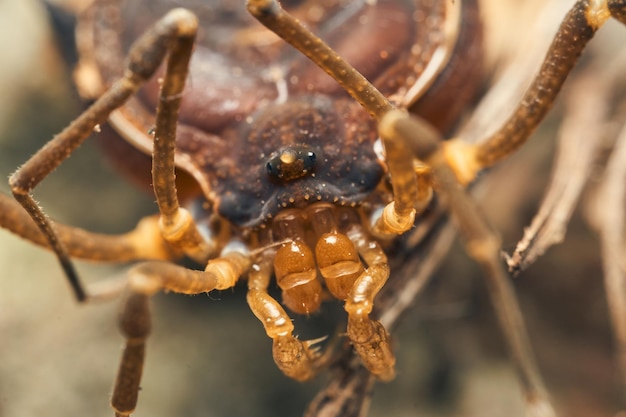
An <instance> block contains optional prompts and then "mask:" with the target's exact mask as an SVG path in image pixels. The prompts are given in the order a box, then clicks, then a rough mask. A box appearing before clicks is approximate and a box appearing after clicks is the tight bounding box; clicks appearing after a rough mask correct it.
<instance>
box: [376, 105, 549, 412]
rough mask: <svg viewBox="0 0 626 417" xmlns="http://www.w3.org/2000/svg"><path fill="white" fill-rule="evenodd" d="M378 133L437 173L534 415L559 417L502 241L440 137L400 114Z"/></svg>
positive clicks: (394, 113)
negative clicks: (503, 256)
mask: <svg viewBox="0 0 626 417" xmlns="http://www.w3.org/2000/svg"><path fill="white" fill-rule="evenodd" d="M379 131H380V134H381V136H386V137H389V138H395V139H396V140H400V141H403V142H404V143H405V144H406V146H407V148H408V150H410V151H411V152H413V154H414V155H415V156H416V157H417V158H418V159H420V160H421V161H424V162H425V163H427V164H428V165H429V166H430V167H431V168H432V169H433V173H434V176H435V178H436V180H437V183H438V190H439V191H440V193H441V194H442V196H443V198H444V199H445V200H446V202H447V206H448V207H449V210H450V212H451V214H452V217H453V218H454V219H455V220H456V222H457V225H458V227H459V230H460V232H461V236H462V237H463V240H464V243H465V247H466V250H467V252H468V254H469V255H470V256H471V257H472V258H473V259H474V260H476V262H478V263H479V264H480V265H481V266H482V268H483V270H484V271H485V276H486V278H487V284H488V285H487V286H488V289H489V293H490V296H491V299H492V302H493V304H494V308H495V311H496V314H497V317H498V319H499V321H500V327H501V328H502V331H503V333H504V335H505V338H506V341H507V343H508V345H509V350H510V352H511V355H512V356H513V361H514V363H515V365H516V366H517V368H518V373H519V376H520V379H521V382H522V386H523V388H524V392H525V394H526V400H527V404H528V405H529V413H530V415H533V416H552V415H554V411H553V408H552V406H551V404H550V402H549V400H548V398H547V395H546V393H545V388H544V385H543V382H542V380H541V377H540V374H539V371H538V369H537V365H536V362H535V359H534V355H533V352H532V348H531V346H530V342H529V339H528V335H527V332H526V327H525V324H524V320H523V317H522V314H521V309H520V307H519V304H518V302H517V298H516V296H515V292H514V290H513V287H512V285H511V282H510V279H509V276H508V274H507V272H506V270H505V268H504V265H503V263H502V260H501V259H500V246H501V244H500V240H499V238H498V237H497V235H496V233H495V232H494V231H493V230H491V228H490V227H489V226H488V224H487V222H486V221H485V220H484V219H483V217H482V215H481V213H480V211H479V210H478V207H477V206H476V204H475V203H474V202H473V200H472V199H471V198H470V197H469V195H468V194H467V193H466V192H465V191H464V190H463V188H462V186H461V184H460V183H459V182H458V180H457V178H456V174H455V173H454V171H453V170H452V169H451V168H450V166H448V164H447V160H446V156H445V152H444V150H443V147H442V145H441V138H440V136H439V134H438V133H437V132H436V131H435V130H434V129H432V128H431V127H430V126H429V125H427V124H426V123H425V122H423V121H421V120H420V119H418V118H416V117H410V116H408V115H407V114H406V113H404V112H401V111H399V110H394V111H391V112H389V113H388V114H387V115H385V117H383V119H382V120H381V123H380V125H379Z"/></svg>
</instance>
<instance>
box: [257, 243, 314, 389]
mask: <svg viewBox="0 0 626 417" xmlns="http://www.w3.org/2000/svg"><path fill="white" fill-rule="evenodd" d="M272 257H273V256H272V254H270V253H266V254H264V256H263V259H261V261H260V262H258V263H256V264H255V265H253V266H252V268H251V270H250V274H249V277H248V296H247V298H248V305H249V306H250V309H251V310H252V312H253V313H254V315H255V316H256V317H257V318H258V319H259V320H260V321H261V323H263V326H264V327H265V332H266V333H267V335H268V336H269V337H270V338H271V339H272V340H273V347H272V351H273V355H274V362H276V365H277V366H278V368H279V369H280V370H281V371H282V372H283V373H284V374H285V375H287V376H288V377H290V378H293V379H295V380H298V381H306V380H308V379H311V378H313V377H314V376H315V375H316V374H317V371H318V369H319V367H320V356H319V354H318V352H317V350H316V349H315V348H313V349H312V348H311V347H312V346H313V345H314V344H315V343H316V342H319V341H320V340H309V341H301V340H299V339H298V338H297V337H295V336H294V335H293V330H294V326H293V323H292V322H291V319H290V318H289V316H288V315H287V313H286V312H285V310H284V309H283V308H282V307H281V306H280V304H279V303H278V302H277V301H276V300H274V299H273V298H272V297H270V295H269V294H268V293H267V288H268V286H269V282H270V277H271V274H272V266H273V263H272V260H271V258H272Z"/></svg>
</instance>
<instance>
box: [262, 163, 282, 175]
mask: <svg viewBox="0 0 626 417" xmlns="http://www.w3.org/2000/svg"><path fill="white" fill-rule="evenodd" d="M275 163H276V161H274V160H272V161H269V162H268V163H267V164H265V168H266V169H267V173H268V174H270V175H272V176H278V174H279V169H278V167H277V166H275Z"/></svg>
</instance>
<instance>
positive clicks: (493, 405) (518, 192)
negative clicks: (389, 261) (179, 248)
mask: <svg viewBox="0 0 626 417" xmlns="http://www.w3.org/2000/svg"><path fill="white" fill-rule="evenodd" d="M44 19H45V17H44V15H43V12H42V10H41V7H40V6H39V4H38V3H37V2H36V1H34V0H5V1H3V2H0V28H2V29H0V30H1V31H2V32H1V34H2V36H0V54H1V56H2V57H3V58H2V62H3V65H2V66H0V91H2V98H0V176H3V177H6V176H7V175H9V174H10V173H11V172H12V171H13V170H14V169H15V168H16V167H17V166H19V164H20V163H22V162H23V161H24V160H25V159H26V158H27V157H28V156H29V155H30V154H32V153H33V152H34V150H35V149H37V148H38V147H40V146H41V145H42V144H43V143H44V142H45V141H46V140H48V139H49V138H50V137H51V135H52V134H53V133H54V132H55V131H58V130H59V129H60V128H61V127H62V126H64V125H65V124H66V123H67V122H68V121H69V120H71V118H72V117H74V116H75V115H76V114H77V113H78V111H79V108H80V106H79V104H78V103H77V101H76V100H75V98H74V95H73V93H72V92H71V89H70V88H69V82H68V78H67V77H66V73H65V72H64V70H63V68H62V66H61V65H60V63H59V62H58V61H57V60H55V59H54V55H53V54H52V53H51V52H50V51H51V36H50V33H49V32H47V31H46V29H45V24H44V22H45V20H44ZM504 26H505V27H506V25H504ZM25 28H28V30H25ZM9 33H19V34H20V35H19V36H20V37H21V38H20V39H21V40H20V42H13V41H10V39H11V38H12V36H7V34H9ZM618 35H619V36H622V39H623V35H624V31H623V30H622V31H621V32H619V31H618ZM529 36H530V35H529ZM22 37H23V38H22ZM554 113H555V114H554V116H556V115H558V111H557V112H554ZM556 124H558V118H557V117H552V119H551V120H550V121H548V123H546V125H545V126H544V129H542V131H541V132H539V133H538V134H537V135H536V137H535V138H534V139H533V142H532V144H531V145H530V146H528V147H527V148H525V149H524V150H523V151H522V152H520V154H518V155H516V156H515V157H514V158H513V159H512V160H511V161H509V162H507V163H506V164H504V165H503V166H502V167H499V168H497V169H496V170H494V171H493V172H492V173H491V175H489V176H488V178H486V181H485V186H484V188H483V190H482V194H483V196H482V197H481V200H480V201H481V205H482V207H483V208H484V210H485V211H486V214H487V216H488V217H489V218H490V219H491V221H492V222H493V223H494V224H495V225H496V227H497V228H498V230H500V231H501V232H502V235H503V239H504V242H505V249H507V250H511V249H512V248H513V246H514V244H515V242H516V241H517V239H519V238H520V237H521V234H522V229H523V227H524V225H526V224H528V222H529V221H530V218H531V217H532V215H533V213H534V211H535V210H536V207H537V204H538V202H539V199H540V196H541V192H542V189H543V187H544V186H545V184H546V182H547V175H548V174H549V168H550V161H551V156H550V154H551V152H552V151H553V146H552V145H551V144H552V141H551V140H550V138H551V137H552V136H554V134H555V133H554V132H555V131H554V127H555V125H556ZM0 190H2V191H5V192H6V191H7V188H6V186H5V185H2V184H0ZM35 195H36V198H37V199H38V200H39V201H40V202H41V203H42V205H43V206H44V207H45V208H46V210H47V212H48V214H50V216H51V217H53V218H55V219H58V220H60V221H63V222H66V223H69V224H73V225H78V226H82V227H87V228H89V229H91V230H97V231H104V232H110V233H113V232H120V231H124V230H126V229H128V228H130V227H131V226H132V225H133V224H134V222H135V221H136V220H137V219H138V218H140V217H141V216H142V215H145V214H147V213H152V212H154V211H155V208H154V207H153V204H152V198H151V197H149V196H145V195H143V194H141V193H138V192H136V191H135V190H134V189H132V188H131V187H130V186H128V185H125V183H124V182H123V181H121V180H120V179H118V178H117V177H116V175H115V174H114V173H113V172H112V170H111V168H109V167H108V165H107V164H106V162H104V161H102V159H101V158H100V157H99V155H98V153H97V151H96V150H95V148H94V147H93V146H92V145H91V144H90V143H89V142H88V143H86V145H85V146H83V148H81V149H80V150H79V151H78V152H77V154H76V155H75V156H74V157H72V158H71V159H70V161H68V162H67V163H66V164H65V165H64V166H63V167H62V168H61V169H59V170H58V172H56V173H55V174H54V175H53V176H51V177H50V178H49V179H47V180H46V181H44V183H43V184H42V186H41V187H40V188H38V189H37V191H36V194H35ZM597 246H598V244H597V240H596V238H595V237H594V236H593V234H591V233H590V232H589V230H588V228H587V226H586V225H585V223H584V222H582V221H581V219H580V215H579V214H577V215H576V217H575V219H574V221H573V224H572V226H571V227H570V230H569V232H568V235H567V238H566V241H565V243H564V244H562V245H560V246H558V247H556V248H553V249H551V250H550V251H549V253H548V254H547V255H546V256H545V257H544V258H543V259H542V260H541V261H540V262H539V263H537V264H536V265H535V266H533V267H532V268H531V269H530V270H529V271H527V272H525V273H524V274H522V275H521V276H520V277H519V278H518V280H517V282H516V283H517V288H518V290H519V293H520V297H521V300H522V305H523V308H524V312H525V315H526V317H527V319H528V321H529V328H530V334H531V339H532V341H533V344H534V345H535V347H536V349H537V356H538V359H539V362H540V366H541V368H542V369H543V370H544V371H545V374H546V380H547V384H548V387H549V389H550V390H551V392H552V394H553V396H554V399H555V402H556V404H557V407H558V408H559V410H561V411H563V414H562V415H567V416H580V417H587V416H592V417H595V416H598V417H602V416H613V415H615V414H616V413H617V412H618V411H619V410H620V408H619V407H620V406H623V405H624V404H621V403H620V402H619V401H618V399H619V398H620V395H619V391H618V383H617V381H618V377H617V371H616V368H617V365H616V362H615V361H614V357H613V355H612V339H611V334H610V329H609V325H608V319H607V317H606V305H605V301H604V296H603V289H602V272H601V268H600V258H599V250H598V248H597ZM79 266H80V271H81V273H82V275H83V276H84V277H85V279H86V280H88V281H90V282H91V281H97V280H99V279H103V278H106V277H109V276H113V275H117V274H120V273H122V272H123V268H122V269H117V268H111V267H105V266H93V265H88V264H79ZM0 271H1V272H0V416H3V417H4V416H7V417H30V416H46V417H55V416H57V415H59V416H60V415H89V416H111V415H112V412H111V410H110V408H109V406H108V399H109V398H108V397H109V395H110V390H111V386H112V381H113V378H114V375H115V372H116V368H117V362H118V359H119V351H120V347H121V343H122V339H121V336H120V335H119V334H118V332H117V330H116V323H115V318H116V309H117V305H116V304H115V303H111V304H107V305H96V306H77V305H76V303H75V301H74V300H73V298H72V296H71V293H70V291H69V289H68V287H67V285H66V284H65V282H64V278H63V276H62V275H61V273H60V270H59V268H58V266H57V262H56V260H55V259H54V258H53V257H52V256H51V255H50V254H48V253H46V252H45V251H43V250H40V249H37V248H34V247H33V246H32V245H30V244H28V243H26V242H22V241H21V240H19V239H17V238H15V237H14V236H12V235H10V234H8V233H7V232H4V231H0ZM154 304H155V308H154V310H155V320H154V322H155V329H154V334H153V336H152V337H151V339H150V342H149V352H148V361H147V363H146V368H145V376H144V380H143V383H142V392H141V395H140V402H139V408H138V411H137V413H136V414H135V415H136V416H139V417H140V416H210V415H215V416H263V415H268V416H276V415H279V416H297V415H300V414H301V413H302V410H303V409H304V407H305V405H306V404H307V402H308V401H309V400H310V399H311V398H312V396H313V395H314V393H315V392H316V383H312V384H304V385H303V384H298V383H296V382H292V381H289V380H287V379H286V378H285V377H283V376H282V375H280V373H279V372H278V371H277V370H276V369H275V367H274V365H273V363H272V360H271V353H270V341H269V339H267V338H266V337H265V335H264V333H263V330H262V327H261V326H260V325H259V323H258V322H257V320H256V318H254V317H253V315H252V314H251V313H250V312H249V311H248V309H247V306H246V305H245V293H244V289H243V288H242V287H238V288H237V289H236V290H235V291H233V292H224V293H221V294H211V295H210V296H196V297H181V296H172V295H170V296H158V297H157V298H156V300H155V303H154ZM325 320H326V318H324V317H322V318H320V319H319V320H318V321H322V322H324V321H325ZM494 323H495V322H494V319H493V317H492V315H491V311H490V308H489V305H488V300H487V299H486V296H485V294H484V291H483V289H482V282H481V278H480V275H479V274H478V273H477V268H476V267H475V266H474V265H473V264H472V263H471V262H469V261H467V260H466V258H465V256H464V255H462V254H460V251H459V250H458V249H456V250H455V254H453V255H452V256H451V257H450V258H449V260H448V261H447V262H446V265H445V266H444V268H443V269H442V271H441V272H440V273H438V274H437V276H436V277H435V280H434V282H433V284H432V285H431V286H430V288H429V290H428V291H427V293H426V294H424V295H423V296H422V297H421V298H420V304H419V305H418V306H417V307H416V309H415V312H414V313H413V314H412V315H411V316H409V317H406V319H405V321H404V322H403V324H402V325H401V327H400V329H399V330H398V331H397V332H396V334H395V339H396V352H397V354H398V367H399V375H398V378H397V379H396V380H395V381H393V382H391V383H389V384H379V385H377V387H376V393H375V395H374V400H373V406H372V411H371V413H370V415H372V416H383V415H393V416H404V415H406V416H409V415H410V416H494V417H495V416H498V417H501V416H507V417H508V416H511V417H515V416H522V415H523V411H522V409H521V403H522V399H521V398H520V394H519V390H518V387H517V383H516V380H515V377H514V374H513V371H512V369H511V367H510V364H509V363H508V361H507V358H506V355H505V353H504V349H503V347H502V342H501V338H500V335H499V332H498V331H497V329H495V324H494ZM304 331H305V332H306V330H304ZM309 331H310V332H313V334H310V335H306V337H317V336H320V334H316V333H315V330H309ZM322 379H323V377H322Z"/></svg>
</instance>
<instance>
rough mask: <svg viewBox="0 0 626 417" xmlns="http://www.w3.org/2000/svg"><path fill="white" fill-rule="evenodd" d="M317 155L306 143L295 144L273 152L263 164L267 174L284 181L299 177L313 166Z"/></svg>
mask: <svg viewBox="0 0 626 417" xmlns="http://www.w3.org/2000/svg"><path fill="white" fill-rule="evenodd" d="M315 161H317V155H316V154H315V152H313V151H312V150H311V149H310V148H309V147H308V146H306V145H295V146H290V147H287V148H284V149H282V150H280V151H278V152H275V153H273V154H272V155H271V156H270V158H269V159H268V161H267V163H266V164H265V169H266V170H267V173H268V175H270V176H272V177H274V178H277V179H281V180H284V181H291V180H294V179H296V178H301V177H303V176H305V175H306V174H308V173H310V172H311V171H312V170H313V168H315Z"/></svg>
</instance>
